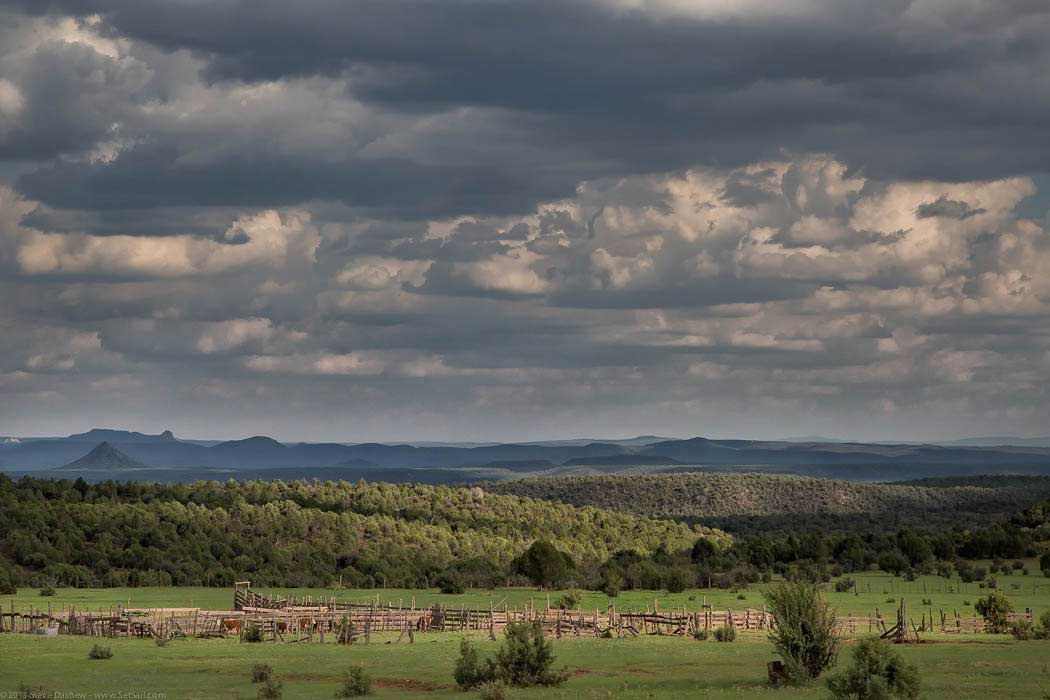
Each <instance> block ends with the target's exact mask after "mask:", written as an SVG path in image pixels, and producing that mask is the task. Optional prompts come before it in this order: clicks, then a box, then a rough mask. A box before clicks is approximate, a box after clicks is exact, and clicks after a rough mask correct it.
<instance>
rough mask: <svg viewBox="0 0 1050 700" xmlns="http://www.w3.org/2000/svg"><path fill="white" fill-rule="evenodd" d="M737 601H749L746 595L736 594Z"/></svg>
mask: <svg viewBox="0 0 1050 700" xmlns="http://www.w3.org/2000/svg"><path fill="white" fill-rule="evenodd" d="M736 599H737V600H747V596H746V595H744V594H743V593H737V594H736Z"/></svg>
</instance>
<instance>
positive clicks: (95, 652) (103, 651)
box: [88, 644, 113, 659]
mask: <svg viewBox="0 0 1050 700" xmlns="http://www.w3.org/2000/svg"><path fill="white" fill-rule="evenodd" d="M88 658H89V659H112V658H113V650H112V649H110V648H109V647H104V646H99V645H98V644H96V645H95V646H93V647H91V651H89V652H88Z"/></svg>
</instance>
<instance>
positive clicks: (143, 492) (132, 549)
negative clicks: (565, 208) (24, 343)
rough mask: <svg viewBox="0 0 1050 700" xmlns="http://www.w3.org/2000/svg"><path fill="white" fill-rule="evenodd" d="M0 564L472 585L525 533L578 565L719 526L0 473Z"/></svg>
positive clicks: (71, 581) (494, 571)
mask: <svg viewBox="0 0 1050 700" xmlns="http://www.w3.org/2000/svg"><path fill="white" fill-rule="evenodd" d="M0 522H3V523H5V524H7V527H5V528H3V529H0V570H7V569H8V568H11V567H13V568H14V569H15V570H16V576H15V578H17V579H20V580H28V579H30V578H33V577H34V576H36V577H37V578H39V577H43V578H44V579H45V580H51V581H54V582H56V583H58V584H62V585H78V586H92V585H94V586H115V585H128V584H130V585H171V584H176V585H228V584H229V583H231V582H232V581H234V580H239V579H241V578H246V577H247V578H250V579H251V580H252V581H253V582H256V584H257V585H279V586H328V585H332V584H333V583H334V582H336V581H339V580H342V581H343V583H345V584H347V585H356V586H366V587H368V586H373V585H380V584H382V585H397V586H404V587H416V586H421V585H425V584H426V583H427V582H428V581H431V582H432V581H434V580H435V579H436V578H437V577H438V576H440V575H448V573H449V572H458V573H459V574H460V575H462V577H463V578H464V579H465V580H466V581H468V582H472V583H474V584H475V585H482V584H494V583H496V582H499V580H500V576H501V574H500V572H504V571H507V569H508V565H509V563H510V562H511V561H512V560H513V559H514V557H516V556H518V555H520V554H521V553H522V552H523V551H524V550H525V549H526V548H527V547H528V546H529V545H530V544H532V543H533V542H534V541H536V540H541V539H542V540H546V541H548V542H551V543H552V544H553V545H554V546H555V547H556V548H557V549H558V550H560V551H561V552H564V553H566V554H568V555H570V556H571V557H572V558H573V559H574V560H575V561H576V562H578V563H580V564H581V566H582V565H589V566H594V565H597V564H598V563H600V562H602V561H605V560H606V559H608V558H609V557H610V556H611V555H612V554H614V553H615V552H617V551H620V550H623V549H631V550H637V551H638V552H640V553H643V554H645V553H651V552H654V551H658V550H659V551H679V550H683V549H685V550H688V549H689V548H690V547H692V546H693V544H694V543H695V542H696V540H697V539H698V538H699V537H701V536H708V537H712V538H715V539H717V540H727V541H728V538H727V537H726V535H725V534H724V533H721V532H716V531H712V530H710V529H707V528H700V527H696V526H690V525H686V524H683V523H677V522H671V521H667V520H655V519H650V518H645V517H639V516H635V515H630V514H625V513H619V512H613V511H608V510H600V509H595V508H587V507H584V508H578V507H575V506H569V505H564V504H559V503H549V502H545V501H540V500H533V499H527V498H519V497H515V496H506V495H496V494H488V493H485V492H483V491H481V490H480V489H454V488H447V487H429V486H405V485H394V484H365V483H357V484H351V483H347V482H318V481H314V482H305V481H298V482H292V483H283V482H258V481H252V482H243V483H235V482H222V483H220V482H216V481H210V482H197V483H193V484H178V485H171V486H165V485H159V484H143V483H128V484H117V483H113V482H108V483H100V484H88V483H86V482H84V481H82V480H78V481H60V480H45V479H32V478H24V479H19V480H18V481H12V480H11V479H9V478H8V477H6V476H4V475H2V474H0Z"/></svg>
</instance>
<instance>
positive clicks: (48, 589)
mask: <svg viewBox="0 0 1050 700" xmlns="http://www.w3.org/2000/svg"><path fill="white" fill-rule="evenodd" d="M40 595H42V596H45V597H51V596H53V595H55V587H54V586H52V585H51V584H50V583H49V584H47V585H46V586H44V587H43V588H41V589H40Z"/></svg>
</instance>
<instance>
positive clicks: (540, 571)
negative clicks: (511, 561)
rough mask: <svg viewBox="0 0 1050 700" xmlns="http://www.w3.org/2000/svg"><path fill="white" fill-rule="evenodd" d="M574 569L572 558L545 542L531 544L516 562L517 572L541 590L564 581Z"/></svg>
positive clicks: (574, 564)
mask: <svg viewBox="0 0 1050 700" xmlns="http://www.w3.org/2000/svg"><path fill="white" fill-rule="evenodd" d="M575 568H576V563H575V562H574V561H573V560H572V557H570V556H569V555H568V554H565V553H564V552H562V551H560V550H559V549H558V548H557V547H555V546H554V545H553V544H551V543H550V542H548V541H546V540H536V541H535V542H533V543H532V545H531V546H530V547H529V548H528V549H527V550H525V552H524V554H522V555H521V558H520V559H519V560H518V570H519V571H520V572H521V573H522V574H523V575H524V576H527V577H528V579H529V580H530V581H531V582H532V583H533V585H536V586H539V587H541V588H550V587H552V586H554V585H556V584H558V583H560V582H562V581H564V580H565V579H566V577H567V576H568V575H569V573H570V572H572V571H573V570H574V569H575Z"/></svg>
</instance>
